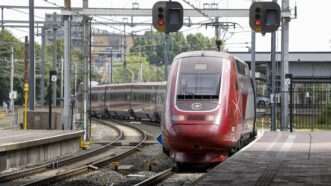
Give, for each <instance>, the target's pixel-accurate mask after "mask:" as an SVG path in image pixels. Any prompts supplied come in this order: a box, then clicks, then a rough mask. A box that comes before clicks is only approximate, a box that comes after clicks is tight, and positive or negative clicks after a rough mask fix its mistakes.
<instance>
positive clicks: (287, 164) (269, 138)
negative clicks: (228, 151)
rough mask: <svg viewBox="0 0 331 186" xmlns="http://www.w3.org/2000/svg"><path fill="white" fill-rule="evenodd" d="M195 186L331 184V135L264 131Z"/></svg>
mask: <svg viewBox="0 0 331 186" xmlns="http://www.w3.org/2000/svg"><path fill="white" fill-rule="evenodd" d="M196 185H236V186H238V185H245V186H248V185H256V186H258V185H261V186H262V185H264V186H267V185H277V186H285V185H286V186H287V185H300V186H301V185H307V186H308V185H319V186H320V185H331V132H296V133H288V132H267V133H265V134H264V135H263V136H262V137H261V138H260V139H258V140H256V141H255V142H253V143H251V144H249V145H248V146H247V147H245V148H244V149H242V150H241V151H240V152H238V153H236V154H235V155H233V156H232V157H230V158H229V159H227V160H226V161H225V162H223V163H221V164H220V165H218V166H216V167H215V168H214V169H212V170H211V171H210V172H208V173H207V174H206V175H205V176H203V177H202V178H201V179H200V180H199V181H198V183H197V184H196Z"/></svg>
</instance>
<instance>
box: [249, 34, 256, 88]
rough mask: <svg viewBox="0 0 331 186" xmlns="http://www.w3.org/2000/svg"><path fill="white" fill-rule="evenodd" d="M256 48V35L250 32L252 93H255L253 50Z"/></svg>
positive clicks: (254, 51) (254, 52)
mask: <svg viewBox="0 0 331 186" xmlns="http://www.w3.org/2000/svg"><path fill="white" fill-rule="evenodd" d="M255 46H256V33H255V32H253V31H252V33H251V50H250V51H251V77H252V80H253V86H254V90H255V91H254V92H256V79H255V69H256V64H255V54H256V50H255Z"/></svg>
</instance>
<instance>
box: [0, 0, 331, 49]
mask: <svg viewBox="0 0 331 186" xmlns="http://www.w3.org/2000/svg"><path fill="white" fill-rule="evenodd" d="M46 1H48V2H46ZM177 1H178V2H180V3H181V4H182V5H183V6H184V8H190V7H189V6H188V5H187V4H186V3H185V2H184V1H182V0H177ZM28 2H29V1H28V0H0V5H28ZM133 2H138V3H139V7H140V8H151V7H152V5H153V4H154V3H155V2H156V0H121V1H119V0H89V6H90V7H102V8H106V7H111V8H131V7H132V3H133ZM190 2H191V3H193V4H194V5H195V6H197V7H202V5H203V4H204V3H217V4H218V8H231V9H234V8H243V9H248V8H249V6H250V4H251V0H190ZM279 3H280V4H281V0H279ZM54 4H55V5H58V6H63V0H35V5H36V6H54ZM295 4H296V5H297V7H298V17H297V18H296V19H292V20H291V22H290V51H330V50H331V24H330V18H331V11H330V7H331V1H330V0H290V5H291V8H292V9H294V6H295ZM72 6H73V7H81V6H82V0H72ZM52 12H53V11H52V10H50V11H43V10H42V11H40V10H38V11H37V10H36V12H35V15H36V17H35V20H43V17H44V15H45V13H52ZM58 13H60V12H58ZM4 19H5V20H13V19H17V20H28V10H10V9H6V10H5V12H4ZM95 19H97V20H104V19H103V18H100V17H96V18H95ZM112 19H115V20H119V21H122V19H123V18H112ZM137 19H139V21H146V22H148V21H149V22H150V20H151V19H150V18H137ZM201 20H206V19H205V18H201V19H195V20H194V21H201ZM222 20H224V21H233V22H236V23H238V24H240V25H241V27H242V28H240V29H237V30H235V31H234V32H233V33H232V34H229V33H228V34H226V35H225V39H226V48H228V49H229V50H230V51H247V50H248V48H249V47H250V37H251V33H250V28H249V24H248V18H223V19H222ZM99 28H100V29H104V30H108V31H110V32H117V30H116V29H113V28H110V27H107V26H101V27H99ZM118 28H119V29H123V28H122V27H118ZM145 29H150V28H148V27H133V28H127V30H128V31H129V32H130V31H136V30H145ZM10 31H11V32H12V33H13V34H14V35H15V36H16V37H18V38H19V39H20V40H23V38H24V36H25V35H28V29H22V28H19V29H10ZM180 31H181V32H183V33H184V34H189V33H197V32H200V33H202V34H204V35H206V36H209V37H213V36H214V30H213V29H212V28H208V29H206V28H205V27H204V26H201V27H199V26H198V27H190V28H187V27H183V28H182V29H181V30H180ZM141 33H142V32H141ZM280 40H281V34H280V31H278V32H277V50H280ZM36 41H37V42H40V38H39V37H36ZM270 45H271V44H270V34H266V35H265V36H262V35H261V34H257V43H256V47H257V51H269V50H270Z"/></svg>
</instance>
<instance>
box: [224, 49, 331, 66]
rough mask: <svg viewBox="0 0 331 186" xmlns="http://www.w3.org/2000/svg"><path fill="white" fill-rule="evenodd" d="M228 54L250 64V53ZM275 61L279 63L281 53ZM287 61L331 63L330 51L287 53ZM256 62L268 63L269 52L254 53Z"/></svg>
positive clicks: (232, 52) (231, 52) (278, 53)
mask: <svg viewBox="0 0 331 186" xmlns="http://www.w3.org/2000/svg"><path fill="white" fill-rule="evenodd" d="M229 53H230V54H233V55H235V56H237V57H238V58H240V59H242V60H244V61H246V62H250V61H251V53H250V52H234V51H229ZM276 60H277V61H281V53H280V52H277V54H276ZM289 61H290V62H309V63H312V62H323V63H326V62H330V63H331V51H330V52H319V51H314V52H310V51H308V52H290V53H289ZM256 62H257V63H263V62H270V52H256Z"/></svg>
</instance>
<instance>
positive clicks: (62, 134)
mask: <svg viewBox="0 0 331 186" xmlns="http://www.w3.org/2000/svg"><path fill="white" fill-rule="evenodd" d="M82 134H83V131H71V130H0V152H4V151H11V150H17V149H22V148H28V147H32V146H38V145H43V144H49V143H55V142H58V141H63V140H66V139H70V138H75V137H76V138H77V137H79V136H81V135H82Z"/></svg>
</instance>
